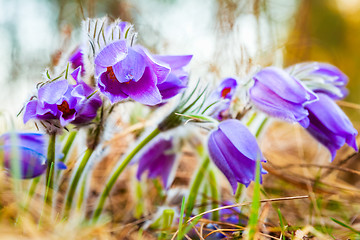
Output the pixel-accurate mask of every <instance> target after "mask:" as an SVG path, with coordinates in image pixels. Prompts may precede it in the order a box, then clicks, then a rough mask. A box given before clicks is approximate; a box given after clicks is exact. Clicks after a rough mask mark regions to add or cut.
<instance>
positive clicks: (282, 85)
mask: <svg viewBox="0 0 360 240" xmlns="http://www.w3.org/2000/svg"><path fill="white" fill-rule="evenodd" d="M253 79H254V85H253V86H252V87H251V88H250V90H249V95H250V99H251V100H252V102H253V103H254V105H255V106H256V107H257V108H258V109H260V110H261V111H263V112H265V113H267V114H268V115H270V116H272V117H277V118H280V119H283V120H286V121H290V122H299V123H300V124H301V125H302V126H303V127H307V126H308V125H309V119H308V114H309V113H308V111H307V110H306V109H305V108H304V107H305V106H306V105H307V104H310V103H312V102H315V101H317V96H316V94H315V93H314V92H312V91H311V90H309V89H308V88H307V87H305V86H304V85H303V84H302V83H301V82H300V81H299V80H297V79H296V78H294V77H292V76H291V75H290V74H289V73H288V72H286V71H284V70H282V69H280V68H277V67H266V68H264V69H262V70H260V71H259V72H258V73H256V74H255V75H254V77H253Z"/></svg>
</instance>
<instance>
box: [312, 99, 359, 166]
mask: <svg viewBox="0 0 360 240" xmlns="http://www.w3.org/2000/svg"><path fill="white" fill-rule="evenodd" d="M318 97H319V101H317V102H314V103H311V104H309V105H307V106H306V109H307V110H308V111H309V120H310V125H309V127H308V128H306V130H307V131H308V132H309V133H310V134H311V135H312V136H313V137H314V138H316V139H317V140H318V141H319V142H320V143H321V144H323V145H324V146H325V147H326V148H327V149H328V150H329V151H330V153H331V159H332V160H334V157H335V155H336V151H337V150H338V149H339V148H341V147H342V146H343V145H344V144H345V143H347V144H348V145H349V146H350V147H352V148H354V149H355V151H358V146H357V144H356V136H357V134H358V132H357V130H356V129H355V128H354V127H353V125H352V123H351V122H350V120H349V118H348V117H347V116H346V115H345V113H344V112H343V111H342V110H341V108H340V107H339V106H338V105H337V104H336V103H335V102H334V100H333V99H331V97H329V96H328V95H327V94H324V93H318Z"/></svg>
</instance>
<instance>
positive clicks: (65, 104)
mask: <svg viewBox="0 0 360 240" xmlns="http://www.w3.org/2000/svg"><path fill="white" fill-rule="evenodd" d="M57 108H58V109H59V111H61V112H62V113H63V118H67V117H69V116H72V115H73V114H74V113H75V110H74V109H70V107H69V103H68V102H67V101H63V102H62V103H61V104H60V105H57Z"/></svg>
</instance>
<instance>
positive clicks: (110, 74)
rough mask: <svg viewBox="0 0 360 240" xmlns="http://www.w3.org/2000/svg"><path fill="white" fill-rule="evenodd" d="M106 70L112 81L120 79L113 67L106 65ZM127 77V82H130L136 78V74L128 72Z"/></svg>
mask: <svg viewBox="0 0 360 240" xmlns="http://www.w3.org/2000/svg"><path fill="white" fill-rule="evenodd" d="M106 72H107V75H108V78H110V79H111V80H112V81H118V79H117V78H116V76H115V73H114V70H113V67H111V66H110V67H106ZM125 78H126V79H127V80H129V81H127V82H125V83H126V84H129V83H130V81H131V80H133V79H134V76H133V75H132V74H131V73H128V74H126V76H125Z"/></svg>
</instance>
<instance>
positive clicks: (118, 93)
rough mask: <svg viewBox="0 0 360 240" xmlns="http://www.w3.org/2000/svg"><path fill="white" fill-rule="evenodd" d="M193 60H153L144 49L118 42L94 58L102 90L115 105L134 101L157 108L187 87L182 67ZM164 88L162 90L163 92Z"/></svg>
mask: <svg viewBox="0 0 360 240" xmlns="http://www.w3.org/2000/svg"><path fill="white" fill-rule="evenodd" d="M190 59H191V57H190V58H189V57H188V56H167V57H164V56H163V57H159V56H157V57H154V56H152V55H151V54H150V53H149V52H148V51H147V50H146V49H145V48H143V47H141V46H135V47H128V46H127V42H126V40H118V41H115V42H112V43H110V44H109V45H107V46H106V47H105V48H103V49H102V50H101V51H100V52H99V53H98V55H97V56H96V58H95V72H96V75H97V76H98V85H99V88H100V91H101V92H102V93H103V94H105V95H106V96H107V97H108V98H109V99H110V101H111V102H112V103H116V102H119V101H122V100H125V99H127V98H131V99H133V100H135V101H137V102H140V103H142V104H145V105H150V106H153V105H157V104H159V103H161V102H162V101H163V99H168V98H170V97H173V96H175V95H176V94H177V93H179V92H180V91H181V89H183V88H184V87H185V86H186V83H185V82H184V80H187V76H184V72H183V70H182V67H183V66H185V65H186V64H188V62H189V61H190ZM160 89H161V91H160Z"/></svg>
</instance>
